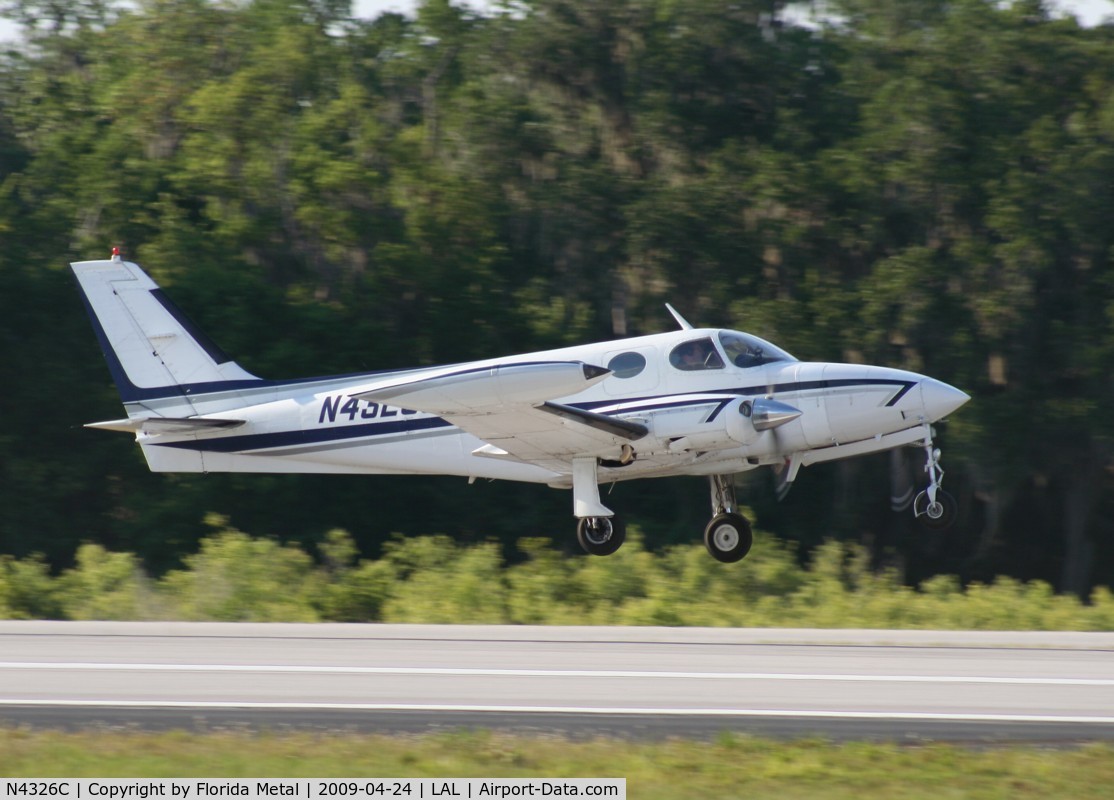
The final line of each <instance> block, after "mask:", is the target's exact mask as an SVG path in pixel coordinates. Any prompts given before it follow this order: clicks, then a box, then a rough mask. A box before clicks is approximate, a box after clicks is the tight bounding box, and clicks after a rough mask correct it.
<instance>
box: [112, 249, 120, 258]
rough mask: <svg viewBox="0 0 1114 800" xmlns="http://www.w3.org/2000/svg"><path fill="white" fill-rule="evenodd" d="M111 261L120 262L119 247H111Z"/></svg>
mask: <svg viewBox="0 0 1114 800" xmlns="http://www.w3.org/2000/svg"><path fill="white" fill-rule="evenodd" d="M112 260H113V261H119V260H120V248H119V247H113V248H112Z"/></svg>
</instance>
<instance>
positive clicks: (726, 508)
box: [704, 475, 754, 564]
mask: <svg viewBox="0 0 1114 800" xmlns="http://www.w3.org/2000/svg"><path fill="white" fill-rule="evenodd" d="M709 481H710V483H711V485H712V515H713V516H712V520H711V522H709V523H708V526H707V527H706V528H705V529H704V546H705V547H707V548H708V552H709V553H711V554H712V558H714V559H716V560H717V561H722V562H723V563H725V564H733V563H734V562H736V561H741V560H742V559H743V558H744V557H745V556H746V554H747V553H749V552H750V546H751V544H753V543H754V534H753V533H751V530H750V523H749V522H748V521H747V518H746V517H744V516H743V515H742V514H740V513H739V512H738V510H737V508H738V507H737V506H736V504H735V486H734V484H733V483H732V482H731V476H730V475H712V476H711V477H710V478H709Z"/></svg>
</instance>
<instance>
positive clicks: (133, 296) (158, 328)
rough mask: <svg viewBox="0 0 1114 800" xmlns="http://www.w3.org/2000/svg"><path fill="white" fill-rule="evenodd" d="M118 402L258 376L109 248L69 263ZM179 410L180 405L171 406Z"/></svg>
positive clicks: (239, 383) (182, 396) (179, 395)
mask: <svg viewBox="0 0 1114 800" xmlns="http://www.w3.org/2000/svg"><path fill="white" fill-rule="evenodd" d="M70 266H71V267H73V271H74V273H75V274H76V275H77V281H78V284H79V285H80V287H81V291H82V296H83V298H84V300H85V305H86V308H87V309H88V311H89V317H90V319H91V320H92V321H93V328H94V329H95V330H96V333H97V339H98V340H99V341H100V343H101V349H102V350H103V351H104V356H105V358H106V359H107V361H108V367H109V370H110V371H111V372H112V378H113V380H114V381H115V382H116V387H117V389H119V391H120V397H121V398H122V399H123V401H124V404H125V405H126V406H129V414H130V413H131V411H132V407H131V404H135V403H143V402H146V401H155V400H159V399H163V398H166V399H171V401H172V402H173V401H174V400H176V401H177V403H175V405H178V404H180V405H182V406H183V408H182V411H188V409H189V408H190V407H191V406H192V404H191V403H190V400H189V398H190V395H191V394H196V393H201V392H217V391H226V390H235V389H239V388H243V387H244V386H245V385H251V384H252V383H254V382H255V381H258V380H259V378H257V377H256V376H254V375H252V374H251V373H249V372H247V371H245V370H244V369H242V368H241V367H240V366H239V365H238V364H236V363H235V362H234V361H232V360H231V359H230V358H229V357H228V356H227V355H225V353H224V351H222V350H221V349H220V348H219V347H217V346H216V345H215V344H214V343H213V342H212V340H210V339H209V337H207V336H206V335H205V334H204V333H202V332H201V331H200V330H199V329H198V328H197V327H196V326H195V325H194V324H193V323H192V322H190V321H189V319H187V318H186V316H185V315H184V314H183V313H182V312H181V311H180V310H179V309H178V307H177V306H175V305H174V304H173V303H172V302H170V300H169V298H167V297H166V296H165V295H164V294H163V293H162V290H161V289H159V287H158V284H156V283H155V282H154V281H153V280H151V278H150V277H149V276H148V275H147V274H146V273H145V272H144V271H143V270H142V269H140V268H139V265H137V264H133V263H132V262H130V261H124V260H123V259H121V258H120V256H119V255H114V256H113V257H112V258H111V259H109V260H107V261H81V262H78V263H74V264H71V265H70ZM179 413H180V412H179Z"/></svg>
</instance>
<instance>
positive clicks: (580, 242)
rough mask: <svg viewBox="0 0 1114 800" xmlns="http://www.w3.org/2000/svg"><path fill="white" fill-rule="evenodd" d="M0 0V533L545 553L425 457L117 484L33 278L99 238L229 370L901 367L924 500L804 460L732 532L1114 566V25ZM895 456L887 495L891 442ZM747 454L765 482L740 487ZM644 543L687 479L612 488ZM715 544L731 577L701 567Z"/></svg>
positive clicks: (92, 359) (833, 12) (171, 548)
mask: <svg viewBox="0 0 1114 800" xmlns="http://www.w3.org/2000/svg"><path fill="white" fill-rule="evenodd" d="M784 6H785V3H783V2H778V1H777V0H733V1H731V2H729V1H728V0H685V1H684V2H679V0H609V1H608V2H606V3H605V2H598V1H597V0H517V1H515V2H507V3H505V4H502V5H498V4H497V5H495V6H494V7H493V9H492V10H491V11H489V12H486V13H485V14H482V15H481V14H478V13H477V12H473V11H469V10H467V9H462V8H460V7H456V6H454V5H452V4H451V3H450V2H447V0H426V2H424V3H422V4H420V6H419V8H418V11H417V14H416V17H415V18H412V19H411V18H407V17H404V16H400V15H397V14H384V15H382V16H380V17H378V18H377V19H375V20H372V21H360V20H354V19H352V18H351V17H350V7H349V3H348V2H347V0H240V1H238V2H233V1H232V0H228V2H207V1H206V0H139V2H134V3H128V4H123V3H117V2H113V1H112V0H68V2H59V1H58V0H8V2H5V3H4V4H3V9H4V14H5V15H6V16H8V17H9V18H10V19H14V20H16V21H17V22H19V23H20V24H21V25H22V30H23V39H22V42H21V43H19V44H18V45H13V46H12V48H11V49H10V50H9V51H8V52H6V53H4V54H3V56H2V58H0V375H2V376H3V377H2V379H0V380H2V382H3V391H0V553H7V554H12V555H16V556H21V557H22V556H26V555H27V554H29V553H33V552H39V553H43V554H45V556H46V558H47V559H48V561H49V562H50V563H51V564H53V565H54V566H55V567H56V568H63V567H66V566H68V565H70V564H71V563H72V562H73V558H74V554H75V552H76V550H77V547H78V545H79V544H80V543H81V542H95V543H98V544H101V545H103V546H105V547H108V548H110V549H115V550H127V551H130V552H133V553H136V554H137V555H138V556H139V557H140V558H141V559H142V560H143V562H144V563H145V564H146V565H147V566H148V568H149V569H151V570H153V571H155V572H162V571H164V570H166V569H168V568H171V567H174V566H176V565H179V564H180V563H181V560H182V559H183V558H184V557H185V556H186V555H188V554H189V553H191V552H193V551H194V550H196V548H197V543H198V541H199V539H201V537H203V536H205V535H206V534H207V533H209V529H207V528H206V526H205V525H204V524H203V522H202V520H203V518H204V517H205V515H206V514H207V513H209V512H214V513H218V514H221V515H224V517H226V518H227V519H229V520H231V522H232V523H233V524H235V525H236V526H238V527H239V528H241V529H243V530H246V531H249V532H250V533H252V534H254V535H267V536H274V537H277V538H279V539H282V540H290V541H294V542H298V543H301V544H303V545H309V544H313V543H317V542H319V541H321V540H322V538H323V537H324V535H325V532H326V531H328V530H330V529H332V528H337V527H340V528H344V529H347V530H348V531H350V532H351V533H352V535H353V537H354V540H355V542H356V544H357V546H358V547H359V548H360V550H361V551H362V552H363V553H365V554H366V555H374V554H375V553H377V552H378V551H379V549H380V548H381V547H382V545H383V543H384V541H385V540H386V539H387V537H388V536H389V535H390V534H391V533H393V532H397V533H402V534H407V535H413V534H429V533H445V534H448V535H450V536H452V537H454V538H455V539H456V540H458V541H460V542H477V541H485V540H488V539H494V540H497V541H502V542H505V543H508V544H509V543H510V542H513V541H514V540H515V539H517V538H519V537H522V536H548V537H551V538H553V539H554V540H556V541H558V542H561V543H562V546H565V547H567V548H568V551H569V552H574V551H575V542H574V541H573V537H572V535H571V531H572V517H571V509H570V498H569V496H568V494H567V493H564V492H557V491H553V490H549V489H546V488H544V487H533V486H524V485H510V484H486V485H485V484H478V485H475V486H468V485H467V484H466V482H465V481H464V480H463V479H450V478H410V477H405V478H404V477H367V478H359V477H339V476H337V477H330V476H252V475H209V476H197V475H151V474H149V473H148V472H147V470H146V467H145V465H144V463H143V460H142V456H141V454H140V452H139V450H138V448H137V447H135V445H134V443H133V442H132V441H131V440H130V439H129V437H127V436H124V435H113V434H106V433H103V432H99V431H90V430H85V429H82V428H81V425H82V424H83V423H85V422H90V421H95V420H102V419H112V418H116V417H118V416H120V413H121V412H120V406H119V403H118V400H117V398H116V395H115V391H114V389H113V388H112V386H111V382H110V379H109V375H108V370H107V369H106V367H105V364H104V360H103V358H102V357H101V355H100V353H99V352H98V349H97V345H96V341H95V339H94V337H93V334H92V332H91V329H90V327H89V323H88V321H87V319H86V317H85V314H84V312H83V310H82V307H81V303H80V300H79V298H78V294H77V290H76V287H75V285H74V281H73V279H72V276H71V274H70V271H69V268H68V266H67V263H68V262H69V261H71V260H84V259H90V258H100V257H104V256H106V255H107V254H108V251H109V248H110V247H111V246H112V245H120V246H121V247H122V248H123V250H124V252H125V254H126V256H127V257H128V258H130V259H132V260H136V261H138V262H139V263H141V264H143V265H144V266H145V267H146V268H147V269H148V270H149V271H150V272H151V273H152V274H153V275H154V276H155V278H156V279H157V280H159V281H160V282H161V283H162V284H163V285H164V287H165V288H166V289H167V290H168V292H169V294H170V295H171V296H172V297H173V298H174V299H175V300H176V302H177V303H178V304H179V305H180V306H182V307H183V308H184V309H185V310H186V312H187V313H188V314H189V315H190V316H192V317H193V318H194V319H195V320H196V321H197V322H198V323H199V324H200V325H201V326H202V327H203V328H205V329H206V331H207V332H208V333H210V334H211V335H212V336H213V338H214V339H216V340H217V341H218V342H219V343H220V344H221V345H222V347H223V348H224V349H225V350H227V351H228V352H230V353H232V354H233V355H234V356H235V357H236V358H237V360H238V361H239V362H240V363H241V364H242V365H243V366H245V367H246V368H247V369H249V370H251V371H253V372H255V373H257V374H260V375H263V376H264V377H272V378H283V377H295V376H300V375H309V374H328V373H343V372H354V371H359V370H363V369H381V368H391V367H401V366H411V365H420V364H433V363H439V362H452V361H458V360H465V359H471V358H478V357H485V356H491V355H498V354H504V353H511V352H522V351H529V350H533V349H538V348H543V347H551V346H557V345H561V344H566V343H578V342H584V341H590V340H595V339H606V338H614V337H622V336H628V335H637V334H642V333H650V332H655V331H659V330H665V329H669V328H671V327H672V326H673V323H672V320H670V319H669V317H668V315H667V314H666V312H665V309H664V306H663V304H664V302H666V301H670V302H672V303H673V304H674V305H676V306H677V307H678V308H679V309H680V310H681V311H682V313H684V314H685V315H686V316H687V317H688V318H689V319H691V320H693V321H694V322H696V323H699V324H703V325H723V326H729V327H736V328H741V329H744V330H749V331H752V332H754V333H756V334H759V335H761V336H763V337H766V338H769V339H772V340H774V341H776V342H778V343H779V344H781V345H782V346H784V347H785V348H786V349H788V350H789V351H790V352H792V353H794V354H795V355H797V356H798V357H799V358H801V359H805V360H846V361H852V362H868V363H877V364H883V365H889V366H895V367H904V368H910V369H914V370H917V371H922V372H926V373H928V374H930V375H933V376H934V377H937V378H940V379H942V380H945V381H948V382H949V383H952V384H954V385H956V386H958V387H960V388H962V389H964V390H965V391H967V392H968V393H970V394H971V395H972V397H973V400H972V402H971V403H970V404H968V405H967V406H966V407H965V408H963V409H962V411H961V412H959V413H958V414H956V415H955V417H954V418H953V420H952V421H951V422H949V423H948V424H947V425H945V426H941V429H940V437H939V443H940V445H941V447H942V448H943V451H944V457H943V465H944V466H945V468H946V469H947V470H948V475H947V479H946V487H947V488H948V489H949V490H951V491H952V492H953V493H954V494H955V495H956V496H957V497H958V498H959V500H960V506H961V509H960V519H959V522H958V524H957V525H956V527H954V528H953V529H952V530H950V531H948V532H945V533H942V534H941V533H937V534H929V533H926V532H924V531H922V530H921V529H920V528H919V527H918V526H917V525H916V524H915V523H914V522H913V521H912V520H911V512H905V513H902V514H897V513H894V512H893V511H892V510H891V509H890V507H889V504H890V501H889V495H890V491H889V485H890V473H891V462H890V459H889V457H888V456H887V455H882V456H878V457H871V458H863V459H858V460H855V461H850V462H845V463H842V464H835V465H827V466H815V467H811V468H809V469H806V470H804V471H802V474H801V477H800V479H799V480H798V482H797V485H796V487H795V488H794V489H793V491H792V493H790V495H789V497H788V498H787V499H786V500H785V501H784V502H782V503H780V504H778V503H776V502H775V501H774V498H773V493H772V491H771V486H772V479H771V477H770V476H769V475H766V474H757V473H753V474H749V475H747V476H743V477H741V478H740V488H741V491H742V492H743V495H744V497H745V498H746V501H747V502H748V503H749V504H750V506H751V507H752V508H753V509H754V512H755V515H756V516H757V519H758V522H759V524H760V525H761V526H763V527H765V528H767V529H769V530H772V531H774V532H775V533H776V534H777V535H778V536H780V537H782V538H783V539H786V540H788V541H790V542H797V543H799V547H798V548H797V550H796V552H797V553H799V555H800V557H801V558H806V559H807V558H808V556H809V553H810V552H811V551H812V549H813V548H814V547H815V546H816V545H817V544H818V543H820V542H821V541H823V540H824V539H832V538H835V539H843V540H852V541H857V542H861V543H863V544H864V545H866V547H867V549H868V552H870V553H871V555H872V559H873V561H874V565H875V567H876V568H883V567H885V568H893V569H896V570H897V574H899V575H901V576H903V577H904V579H905V580H906V581H908V582H916V581H920V580H923V579H925V578H927V577H929V576H931V575H933V574H937V573H949V574H955V575H958V576H960V578H961V579H963V580H988V579H990V578H992V577H993V576H995V575H1010V576H1014V577H1016V578H1020V579H1030V578H1040V579H1043V580H1047V581H1050V582H1052V583H1053V585H1055V586H1056V587H1057V588H1058V589H1060V590H1062V591H1074V592H1077V593H1080V594H1084V595H1085V594H1086V593H1087V592H1088V591H1089V589H1090V588H1091V587H1092V586H1094V585H1096V584H1112V583H1114V527H1112V524H1111V521H1110V520H1111V516H1112V514H1114V492H1112V491H1111V489H1112V488H1114V458H1112V456H1114V450H1112V443H1114V419H1112V414H1111V413H1110V410H1111V408H1112V407H1114V403H1112V400H1114V382H1112V378H1114V369H1112V367H1114V270H1112V266H1114V263H1112V259H1114V25H1105V26H1099V27H1095V28H1082V27H1080V26H1079V25H1078V24H1077V23H1076V22H1075V21H1074V20H1073V19H1071V18H1068V19H1055V18H1053V16H1052V14H1051V11H1050V8H1049V7H1048V6H1047V5H1046V4H1044V3H1042V2H1039V1H1038V0H1017V1H1016V2H1012V3H1008V2H1007V3H998V2H991V1H990V0H831V2H830V3H828V9H829V13H828V14H826V15H824V17H823V18H822V19H820V20H818V21H816V22H814V23H813V24H810V25H808V26H804V25H799V24H794V23H791V22H789V21H787V19H786V18H785V16H784V15H783V14H782V11H783V9H784ZM909 469H910V470H911V471H912V472H913V473H914V474H916V477H917V478H918V479H920V478H921V475H920V469H919V461H916V456H915V455H914V456H913V457H912V459H911V461H910V467H909ZM764 472H765V471H763V473H764ZM611 504H612V505H614V507H616V508H617V509H618V510H619V511H620V512H621V513H624V514H625V515H626V516H627V518H628V519H629V520H630V521H632V522H633V523H635V524H637V525H638V526H639V527H640V528H641V529H642V530H643V531H644V532H645V536H646V544H647V546H648V547H650V548H659V547H662V546H665V545H668V544H672V543H676V542H681V541H686V542H687V541H693V540H694V539H696V538H697V537H698V535H699V531H700V529H701V528H702V525H703V522H704V520H705V518H706V517H707V513H708V507H707V487H706V483H705V482H704V481H703V480H697V479H669V480H662V481H648V482H642V483H636V484H631V485H620V486H619V487H617V488H616V490H615V493H614V496H613V498H612V499H611ZM724 569H730V568H729V567H725V568H724Z"/></svg>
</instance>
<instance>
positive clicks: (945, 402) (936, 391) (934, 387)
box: [921, 378, 971, 422]
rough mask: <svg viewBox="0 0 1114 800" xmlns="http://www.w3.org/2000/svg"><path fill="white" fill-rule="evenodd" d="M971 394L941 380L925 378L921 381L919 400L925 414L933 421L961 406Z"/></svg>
mask: <svg viewBox="0 0 1114 800" xmlns="http://www.w3.org/2000/svg"><path fill="white" fill-rule="evenodd" d="M970 399H971V396H970V395H969V394H967V393H966V392H961V391H960V390H959V389H956V388H955V387H954V386H949V385H948V384H946V383H944V382H943V381H938V380H935V379H933V378H925V379H924V380H923V381H921V402H922V403H923V404H924V413H925V416H926V417H928V418H929V419H930V420H932V421H933V422H935V421H936V420H938V419H943V418H944V417H946V416H948V414H950V413H952V412H953V411H955V410H956V409H957V408H959V407H960V406H962V405H963V404H964V403H966V402H967V401H968V400H970Z"/></svg>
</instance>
